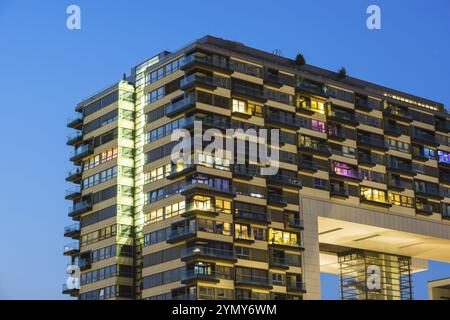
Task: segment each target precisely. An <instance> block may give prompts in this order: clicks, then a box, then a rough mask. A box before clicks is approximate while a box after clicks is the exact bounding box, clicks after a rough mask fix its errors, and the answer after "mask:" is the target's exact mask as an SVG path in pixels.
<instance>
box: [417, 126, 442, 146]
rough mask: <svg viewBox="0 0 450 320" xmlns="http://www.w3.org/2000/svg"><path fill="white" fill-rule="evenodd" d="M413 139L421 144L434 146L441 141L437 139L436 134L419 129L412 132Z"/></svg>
mask: <svg viewBox="0 0 450 320" xmlns="http://www.w3.org/2000/svg"><path fill="white" fill-rule="evenodd" d="M411 140H412V141H415V142H418V143H421V144H426V145H429V146H434V147H437V146H439V145H440V142H439V141H438V139H436V136H435V135H434V134H430V133H427V132H423V131H418V130H413V132H412V134H411Z"/></svg>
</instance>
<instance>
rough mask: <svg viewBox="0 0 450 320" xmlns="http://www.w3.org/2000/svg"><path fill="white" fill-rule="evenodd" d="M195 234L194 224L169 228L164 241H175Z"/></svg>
mask: <svg viewBox="0 0 450 320" xmlns="http://www.w3.org/2000/svg"><path fill="white" fill-rule="evenodd" d="M196 235H197V228H196V227H195V226H184V227H183V228H177V229H173V230H170V232H169V235H168V236H167V240H166V241H167V243H176V242H180V241H184V240H186V239H189V238H192V237H195V236H196Z"/></svg>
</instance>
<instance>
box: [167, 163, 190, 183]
mask: <svg viewBox="0 0 450 320" xmlns="http://www.w3.org/2000/svg"><path fill="white" fill-rule="evenodd" d="M196 167H197V166H196V165H195V164H193V163H190V164H187V165H174V164H172V166H171V167H170V173H169V175H167V176H166V178H167V179H169V180H172V179H176V178H178V177H181V176H184V175H186V174H188V173H191V172H192V171H195V169H196Z"/></svg>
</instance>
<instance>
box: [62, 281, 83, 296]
mask: <svg viewBox="0 0 450 320" xmlns="http://www.w3.org/2000/svg"><path fill="white" fill-rule="evenodd" d="M78 290H80V289H79V288H75V287H73V288H70V289H69V287H68V286H67V284H66V283H63V285H62V293H63V294H68V293H75V292H77V291H78Z"/></svg>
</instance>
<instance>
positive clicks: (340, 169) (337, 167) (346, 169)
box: [331, 161, 358, 178]
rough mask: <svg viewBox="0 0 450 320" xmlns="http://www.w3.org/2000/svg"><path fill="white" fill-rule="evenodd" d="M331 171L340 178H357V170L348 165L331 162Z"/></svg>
mask: <svg viewBox="0 0 450 320" xmlns="http://www.w3.org/2000/svg"><path fill="white" fill-rule="evenodd" d="M331 169H332V170H333V171H334V173H336V174H338V175H340V176H346V177H350V178H358V170H357V169H356V168H355V167H354V166H352V165H350V164H347V163H344V162H337V161H333V162H332V164H331Z"/></svg>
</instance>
